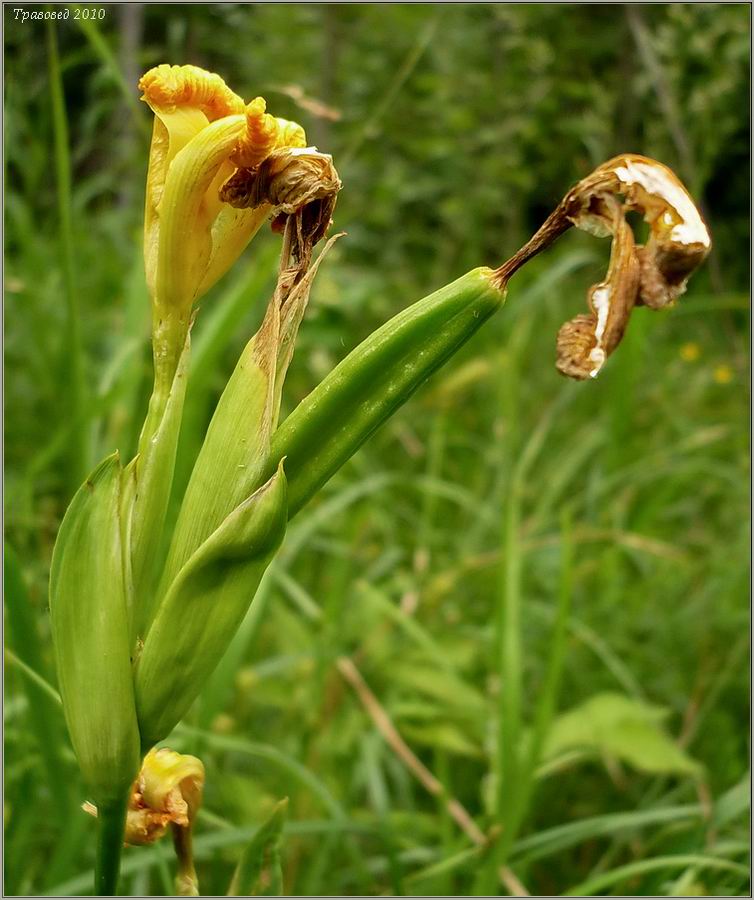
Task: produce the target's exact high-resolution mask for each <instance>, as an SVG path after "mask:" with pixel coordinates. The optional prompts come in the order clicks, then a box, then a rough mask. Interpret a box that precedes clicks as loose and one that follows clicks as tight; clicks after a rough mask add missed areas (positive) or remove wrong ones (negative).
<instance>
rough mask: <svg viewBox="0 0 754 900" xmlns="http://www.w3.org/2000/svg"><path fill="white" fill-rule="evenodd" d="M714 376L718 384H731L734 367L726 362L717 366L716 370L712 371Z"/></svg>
mask: <svg viewBox="0 0 754 900" xmlns="http://www.w3.org/2000/svg"><path fill="white" fill-rule="evenodd" d="M712 377H713V378H714V379H715V381H716V382H717V384H730V383H731V381H733V369H731V367H730V366H729V365H727V364H726V363H723V364H722V365H719V366H715V371H714V372H713V373H712Z"/></svg>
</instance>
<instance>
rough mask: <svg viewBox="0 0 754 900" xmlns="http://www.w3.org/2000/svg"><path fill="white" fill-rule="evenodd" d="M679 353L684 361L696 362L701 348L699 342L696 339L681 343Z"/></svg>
mask: <svg viewBox="0 0 754 900" xmlns="http://www.w3.org/2000/svg"><path fill="white" fill-rule="evenodd" d="M678 354H679V356H680V357H681V359H682V360H683V361H684V362H688V363H691V362H696V361H697V360H698V359H699V357H700V355H701V350H700V349H699V344H697V343H695V342H694V341H687V342H686V343H685V344H682V345H681V349H680V350H679V351H678Z"/></svg>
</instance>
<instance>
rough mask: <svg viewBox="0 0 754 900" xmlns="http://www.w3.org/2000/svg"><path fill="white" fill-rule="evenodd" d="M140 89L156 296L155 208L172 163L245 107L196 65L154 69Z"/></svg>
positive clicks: (147, 236)
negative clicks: (147, 131) (148, 117)
mask: <svg viewBox="0 0 754 900" xmlns="http://www.w3.org/2000/svg"><path fill="white" fill-rule="evenodd" d="M139 89H140V90H141V91H143V96H142V100H144V102H145V103H147V104H149V106H150V107H151V109H152V110H153V112H154V113H155V122H154V128H153V132H152V145H151V147H150V151H149V171H148V174H147V194H146V204H145V210H144V264H145V269H146V273H147V284H148V287H149V291H150V294H151V295H152V296H154V295H155V290H156V279H157V252H158V241H159V226H160V215H159V209H160V202H161V200H162V195H163V190H164V187H165V180H166V178H167V173H168V168H169V166H170V163H171V162H172V160H173V159H174V158H175V156H176V155H177V154H178V153H179V152H180V151H181V150H182V149H183V148H184V147H185V146H186V144H187V143H188V142H189V141H190V140H191V138H193V137H195V136H196V135H197V134H198V133H199V132H200V131H201V130H202V129H203V128H206V127H207V125H208V124H209V122H211V121H215V120H216V119H218V118H222V117H224V116H227V115H231V114H234V113H235V114H240V113H242V112H243V109H244V103H243V100H242V99H241V98H240V97H239V96H237V95H236V94H234V93H233V91H231V90H230V88H228V87H227V85H226V84H225V82H224V81H223V80H222V78H220V76H219V75H215V74H214V73H212V72H205V71H204V70H203V69H199V68H197V67H196V66H169V65H161V66H156V67H155V68H153V69H150V70H149V71H148V72H147V73H146V74H145V75H144V76H143V77H142V78H141V80H140V81H139Z"/></svg>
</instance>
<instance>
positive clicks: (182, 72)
mask: <svg viewBox="0 0 754 900" xmlns="http://www.w3.org/2000/svg"><path fill="white" fill-rule="evenodd" d="M139 90H141V91H143V92H144V97H143V98H142V99H143V100H144V101H145V102H146V103H148V104H149V105H150V106H151V107H152V109H153V110H154V111H155V113H157V114H158V115H159V114H162V113H169V112H173V111H174V110H176V109H179V108H193V109H198V110H200V111H201V112H203V113H204V115H205V116H206V117H207V119H208V120H209V121H210V122H214V121H215V120H216V119H222V118H224V117H225V116H232V115H238V114H240V113H242V112H243V111H244V102H243V100H242V99H241V98H240V97H239V96H238V94H235V93H233V91H232V90H231V89H230V88H229V87H228V86H227V85H226V84H225V82H224V81H223V80H222V78H220V76H219V75H216V74H215V73H214V72H207V71H206V70H205V69H200V68H199V67H198V66H169V65H166V64H163V65H161V66H155V68H153V69H150V70H149V71H148V72H147V73H146V74H145V75H144V76H143V77H142V79H141V81H140V82H139Z"/></svg>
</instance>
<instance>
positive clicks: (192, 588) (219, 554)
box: [135, 464, 288, 749]
mask: <svg viewBox="0 0 754 900" xmlns="http://www.w3.org/2000/svg"><path fill="white" fill-rule="evenodd" d="M287 521H288V506H287V487H286V479H285V474H284V473H283V468H282V464H281V465H280V466H279V467H278V470H277V472H276V473H275V475H273V477H272V478H271V479H270V480H269V481H268V482H267V483H266V484H265V485H263V486H262V487H261V488H259V490H258V491H256V492H255V493H254V494H252V496H251V497H249V498H248V499H247V500H245V501H244V502H243V503H242V504H241V505H240V506H239V507H238V508H237V509H235V510H234V511H233V512H232V513H231V514H230V515H229V516H228V517H227V518H226V519H225V521H224V522H223V523H222V524H221V525H220V527H219V528H218V529H217V530H216V531H215V532H214V533H213V534H212V535H210V537H209V538H207V540H206V541H205V542H204V543H203V544H202V545H201V547H199V549H198V550H197V551H196V552H195V553H194V554H193V555H192V556H191V557H190V559H189V560H188V562H187V563H186V564H185V565H184V566H183V567H182V568H181V570H180V572H179V573H178V575H177V576H176V578H175V579H174V581H173V582H172V584H171V585H170V587H169V589H168V591H167V593H166V594H165V596H164V597H163V599H162V601H161V603H160V605H159V607H158V610H157V614H156V616H155V618H154V621H153V622H152V625H151V627H150V629H149V632H148V633H147V637H146V640H145V642H144V648H143V650H142V653H141V656H140V658H139V660H138V662H137V665H136V675H135V683H136V708H137V712H138V719H139V728H140V731H141V736H142V746H143V748H144V749H147V748H149V747H151V746H152V745H153V744H155V743H157V741H160V740H162V739H163V738H165V737H167V735H168V734H169V733H170V731H171V730H172V729H173V727H174V726H175V725H176V724H177V723H178V722H179V721H180V720H181V719H182V718H183V716H184V715H185V714H186V712H187V711H188V709H189V707H190V706H191V704H192V703H193V702H194V700H195V699H196V697H197V695H198V694H199V692H200V690H201V689H202V687H203V686H204V684H205V683H206V680H207V678H208V677H209V675H210V674H211V673H212V671H213V670H214V668H215V666H216V665H217V663H218V662H219V661H220V658H221V656H222V655H223V653H224V652H225V650H226V648H227V646H228V644H229V643H230V641H231V639H232V637H233V635H234V634H235V632H236V630H237V629H238V626H239V625H240V624H241V621H242V620H243V617H244V615H245V614H246V611H247V609H248V608H249V604H250V603H251V601H252V599H253V597H254V594H255V592H256V589H257V587H258V585H259V582H260V581H261V578H262V575H263V574H264V572H265V569H266V568H267V566H268V565H269V563H270V560H271V559H272V557H273V555H274V554H275V551H276V550H277V548H278V547H279V546H280V542H281V541H282V539H283V535H284V534H285V528H286V524H287Z"/></svg>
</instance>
